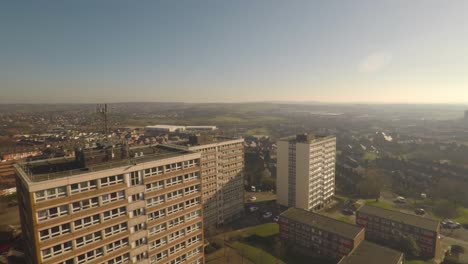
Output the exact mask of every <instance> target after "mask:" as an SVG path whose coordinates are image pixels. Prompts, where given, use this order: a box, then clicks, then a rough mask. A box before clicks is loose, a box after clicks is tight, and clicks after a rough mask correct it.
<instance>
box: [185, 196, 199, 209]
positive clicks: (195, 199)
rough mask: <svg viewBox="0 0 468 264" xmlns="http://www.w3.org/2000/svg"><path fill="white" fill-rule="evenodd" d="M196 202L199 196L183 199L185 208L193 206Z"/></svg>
mask: <svg viewBox="0 0 468 264" xmlns="http://www.w3.org/2000/svg"><path fill="white" fill-rule="evenodd" d="M197 204H200V197H196V198H193V199H190V200H188V201H185V208H190V207H192V206H195V205H197Z"/></svg>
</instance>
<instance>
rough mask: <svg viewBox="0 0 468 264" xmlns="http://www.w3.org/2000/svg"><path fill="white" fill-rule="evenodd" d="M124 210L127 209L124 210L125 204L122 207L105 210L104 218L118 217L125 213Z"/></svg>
mask: <svg viewBox="0 0 468 264" xmlns="http://www.w3.org/2000/svg"><path fill="white" fill-rule="evenodd" d="M126 212H127V210H126V208H125V206H122V207H120V208H116V209H112V210H110V211H106V212H104V220H109V219H112V218H116V217H119V216H121V215H124V214H126Z"/></svg>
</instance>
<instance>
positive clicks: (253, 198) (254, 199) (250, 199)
mask: <svg viewBox="0 0 468 264" xmlns="http://www.w3.org/2000/svg"><path fill="white" fill-rule="evenodd" d="M256 200H257V197H255V196H252V197H250V198H249V199H247V201H249V202H253V201H256Z"/></svg>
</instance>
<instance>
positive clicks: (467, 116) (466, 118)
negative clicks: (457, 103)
mask: <svg viewBox="0 0 468 264" xmlns="http://www.w3.org/2000/svg"><path fill="white" fill-rule="evenodd" d="M465 121H467V122H468V110H465Z"/></svg>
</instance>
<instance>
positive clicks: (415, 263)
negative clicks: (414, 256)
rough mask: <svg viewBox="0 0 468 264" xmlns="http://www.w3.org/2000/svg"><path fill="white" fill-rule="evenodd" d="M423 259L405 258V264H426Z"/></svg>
mask: <svg viewBox="0 0 468 264" xmlns="http://www.w3.org/2000/svg"><path fill="white" fill-rule="evenodd" d="M425 263H426V262H424V261H422V260H405V264H425Z"/></svg>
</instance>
